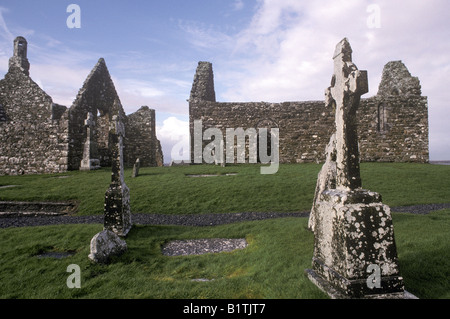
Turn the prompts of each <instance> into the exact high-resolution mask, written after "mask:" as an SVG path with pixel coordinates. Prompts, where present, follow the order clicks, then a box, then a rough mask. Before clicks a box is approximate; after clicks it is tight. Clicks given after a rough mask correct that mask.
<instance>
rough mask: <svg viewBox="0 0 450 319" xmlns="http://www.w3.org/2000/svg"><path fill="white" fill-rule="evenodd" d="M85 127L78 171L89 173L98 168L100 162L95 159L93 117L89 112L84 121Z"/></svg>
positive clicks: (95, 146) (95, 147)
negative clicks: (81, 157)
mask: <svg viewBox="0 0 450 319" xmlns="http://www.w3.org/2000/svg"><path fill="white" fill-rule="evenodd" d="M84 125H85V127H86V140H85V142H84V147H83V159H82V160H81V164H80V170H81V171H90V170H94V169H99V168H100V160H99V159H98V158H97V156H98V153H97V145H96V142H95V139H94V127H95V121H94V115H92V113H91V112H89V113H88V114H87V118H86V120H85V121H84Z"/></svg>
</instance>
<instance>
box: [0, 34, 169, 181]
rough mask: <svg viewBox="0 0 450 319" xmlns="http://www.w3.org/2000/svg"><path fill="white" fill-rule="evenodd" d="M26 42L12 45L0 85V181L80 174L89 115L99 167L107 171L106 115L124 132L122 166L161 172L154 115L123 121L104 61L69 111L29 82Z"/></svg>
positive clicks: (146, 113) (148, 111)
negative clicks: (25, 176) (2, 177)
mask: <svg viewBox="0 0 450 319" xmlns="http://www.w3.org/2000/svg"><path fill="white" fill-rule="evenodd" d="M29 68H30V64H29V62H28V59H27V42H26V40H25V39H24V38H23V37H17V38H16V39H15V41H14V54H13V56H12V57H11V59H10V61H9V71H8V73H7V74H6V75H5V78H4V79H2V80H0V136H1V139H0V175H17V174H38V173H60V172H65V171H67V170H78V169H80V163H81V160H82V158H83V149H84V144H85V141H86V137H87V129H86V125H85V120H86V118H87V115H88V113H89V112H91V113H92V115H93V119H94V122H95V125H94V127H93V128H92V129H93V131H94V134H93V138H92V143H94V144H95V146H96V147H95V149H96V152H97V154H96V155H95V156H98V158H96V157H94V158H96V159H99V160H100V163H101V165H102V166H110V165H111V145H110V144H111V143H110V141H109V128H110V122H111V120H112V118H111V117H112V114H117V112H119V113H121V114H122V115H123V118H124V124H125V126H126V132H125V134H126V136H127V137H126V141H125V145H124V147H125V149H124V156H125V158H127V159H128V161H125V164H126V165H128V166H132V165H133V164H134V162H135V160H136V158H140V159H141V165H142V166H162V165H163V155H162V150H161V145H160V142H159V140H158V139H157V138H156V133H155V111H154V110H151V109H149V108H147V107H146V108H141V110H139V111H137V112H136V113H134V114H131V115H130V116H129V117H127V116H126V115H125V113H124V110H123V108H122V105H121V103H120V99H119V97H118V95H117V92H116V89H115V87H114V83H113V82H112V80H111V76H110V74H109V71H108V69H107V67H106V64H105V61H104V59H102V58H101V59H99V61H98V63H97V64H96V65H95V67H94V68H93V69H92V71H91V72H90V74H89V75H88V77H87V78H86V80H85V82H84V84H83V87H82V88H81V89H80V91H79V92H78V95H77V97H76V99H75V101H74V102H73V104H72V106H71V107H70V108H67V107H65V106H63V105H58V104H55V103H53V101H52V98H51V97H50V96H49V95H48V94H46V93H45V92H44V91H43V90H42V89H41V88H40V87H39V86H38V85H37V84H36V83H35V82H34V81H33V80H32V79H31V77H30V76H29Z"/></svg>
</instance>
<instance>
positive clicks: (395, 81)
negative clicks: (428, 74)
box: [378, 60, 422, 96]
mask: <svg viewBox="0 0 450 319" xmlns="http://www.w3.org/2000/svg"><path fill="white" fill-rule="evenodd" d="M421 94H422V91H421V86H420V81H419V78H417V77H415V76H412V75H411V73H410V72H409V71H408V68H407V67H406V66H405V64H404V63H403V62H402V61H400V60H399V61H391V62H388V63H386V65H385V66H384V68H383V74H382V77H381V82H380V85H379V87H378V95H379V96H399V95H403V96H411V95H417V96H420V95H421Z"/></svg>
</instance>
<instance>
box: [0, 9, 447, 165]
mask: <svg viewBox="0 0 450 319" xmlns="http://www.w3.org/2000/svg"><path fill="white" fill-rule="evenodd" d="M71 3H74V4H77V5H79V7H80V8H81V28H79V29H70V28H68V27H67V25H66V20H67V18H68V17H69V15H70V13H68V12H66V8H67V6H68V5H69V4H71ZM371 5H375V9H376V10H378V12H376V11H373V10H372V9H373V7H371ZM375 13H376V14H377V16H374V14H375ZM374 17H378V18H379V20H373V18H374ZM374 21H375V22H376V24H374ZM18 35H22V36H24V37H26V38H27V40H28V59H29V60H30V63H31V69H30V75H31V77H32V78H33V79H34V80H35V81H36V82H37V83H38V84H39V85H40V86H41V87H42V88H43V89H44V90H45V91H46V92H47V93H48V94H50V95H51V96H52V98H53V100H54V101H55V102H56V103H60V104H63V105H66V106H70V105H71V104H72V102H73V100H74V99H75V96H76V94H77V92H78V90H79V89H80V87H81V86H82V84H83V81H84V79H85V78H86V77H87V75H88V74H89V71H90V70H91V69H92V67H93V66H94V65H95V64H96V62H97V60H98V59H99V58H100V57H103V58H105V60H106V64H107V66H108V68H109V71H110V73H111V75H112V77H113V81H114V83H115V86H116V89H117V91H118V93H119V96H120V98H121V101H122V104H123V106H124V108H125V111H126V112H127V113H131V112H134V111H136V110H137V109H138V108H139V107H140V106H142V105H147V106H149V107H150V108H154V109H155V110H156V116H157V134H158V138H159V139H160V140H161V142H162V145H163V151H164V155H165V159H166V161H170V158H171V152H172V151H173V150H174V149H175V148H174V145H182V144H183V143H186V141H187V137H188V103H187V102H186V99H187V98H188V97H189V93H190V89H191V84H192V80H193V76H194V73H195V69H196V66H197V63H198V61H210V62H212V63H213V68H214V74H215V87H216V96H217V100H218V101H223V102H225V101H270V102H282V101H292V100H295V101H302V100H321V99H323V92H324V89H325V88H326V87H327V86H328V84H329V81H330V77H331V74H332V60H331V55H332V53H333V50H334V47H335V45H336V43H337V42H338V41H340V40H341V39H342V38H343V37H347V38H348V39H349V40H350V43H351V45H352V48H353V51H354V54H353V60H354V62H355V64H356V65H357V66H358V68H359V69H363V70H368V73H369V89H370V92H369V93H368V94H367V95H366V96H365V97H369V96H372V95H374V94H376V92H377V88H378V84H379V81H380V79H381V72H382V69H383V66H384V64H386V63H387V62H389V61H392V60H402V61H403V62H404V63H405V64H406V66H407V67H408V69H409V71H410V72H411V73H412V75H414V76H418V77H419V79H420V81H421V85H422V92H423V94H424V95H426V96H428V102H429V120H430V153H431V159H432V160H440V159H450V125H448V121H449V119H450V110H449V107H448V100H449V98H450V94H449V90H448V83H447V81H448V75H449V73H450V54H449V52H450V41H448V40H449V39H450V2H449V1H447V0H429V1H422V0H397V1H389V0H370V1H369V0H366V1H364V0H345V1H343V0H321V1H302V0H164V1H154V0H152V1H136V0H130V1H98V0H91V1H77V0H71V1H62V0H50V1H49V0H46V1H36V0H35V1H28V0H22V1H11V0H2V2H1V3H0V77H2V76H3V74H4V73H6V72H7V68H8V59H9V57H10V56H11V55H12V41H13V39H14V38H15V37H16V36H18ZM175 153H176V152H175Z"/></svg>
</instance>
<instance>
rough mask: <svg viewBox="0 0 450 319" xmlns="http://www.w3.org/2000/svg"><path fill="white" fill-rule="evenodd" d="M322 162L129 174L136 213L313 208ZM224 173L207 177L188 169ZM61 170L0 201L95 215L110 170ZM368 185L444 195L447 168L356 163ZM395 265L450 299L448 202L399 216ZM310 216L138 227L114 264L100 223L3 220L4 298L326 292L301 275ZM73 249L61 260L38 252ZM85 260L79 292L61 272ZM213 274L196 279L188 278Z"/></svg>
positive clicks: (397, 201)
mask: <svg viewBox="0 0 450 319" xmlns="http://www.w3.org/2000/svg"><path fill="white" fill-rule="evenodd" d="M319 169H320V165H315V164H307V165H282V166H281V167H280V170H279V172H278V174H276V175H265V176H263V175H260V174H259V168H258V167H257V166H247V165H243V166H230V167H226V168H221V167H216V166H191V167H162V168H144V169H142V170H141V173H142V175H141V176H139V177H138V178H135V179H132V178H131V177H130V175H131V171H129V170H127V172H126V183H127V185H128V186H129V187H130V191H131V196H132V203H131V205H132V211H133V212H135V213H136V212H139V213H145V212H151V213H165V214H192V213H223V212H230V213H233V212H239V211H241V212H242V211H260V212H263V211H303V210H308V209H310V205H311V201H312V197H313V193H314V187H315V181H316V176H317V173H318V171H319ZM215 173H218V174H225V173H238V175H233V176H226V175H222V176H218V177H205V178H192V177H187V176H186V174H215ZM62 175H63V176H69V177H67V178H59V177H61V174H60V175H41V176H19V177H17V176H16V177H12V176H5V177H0V185H20V186H19V187H16V188H3V189H0V199H1V200H69V199H76V200H78V201H80V212H79V214H84V215H86V214H101V213H102V207H103V196H104V192H105V191H106V189H107V187H108V184H109V176H110V174H109V170H101V171H97V172H87V173H86V172H70V173H67V174H62ZM362 179H363V184H364V185H363V186H364V188H367V189H370V190H372V191H377V192H380V193H381V194H382V195H383V198H384V202H385V203H386V204H388V205H391V206H400V205H412V204H424V203H444V202H450V166H433V165H419V164H375V163H372V164H363V165H362ZM393 219H394V226H395V236H396V242H397V250H398V256H399V265H400V271H401V274H402V276H403V277H404V280H405V285H406V289H407V290H408V291H410V292H411V293H413V294H415V295H417V296H418V297H420V298H450V283H449V280H448V278H450V249H449V248H450V246H449V243H450V210H442V211H438V212H433V213H430V214H428V215H413V214H406V213H403V214H401V213H394V214H393ZM306 225H307V218H280V219H273V220H264V221H252V222H241V223H236V224H230V225H222V226H214V227H181V226H142V225H141V226H135V227H134V228H133V229H132V231H131V232H130V234H129V235H128V237H127V239H126V241H127V245H128V251H127V252H126V253H125V254H124V255H122V256H120V257H118V258H114V259H113V260H112V263H111V264H109V265H96V264H92V263H91V262H90V261H89V259H88V258H87V255H88V254H89V242H90V240H91V238H92V237H93V236H94V235H95V234H96V233H97V232H99V231H100V230H101V229H102V225H100V224H98V225H97V224H94V225H62V226H45V227H25V228H9V229H0V241H1V243H2V245H0V282H1V285H0V298H3V299H5V298H8V299H9V298H64V299H65V298H133V299H134V298H158V299H159V298H183V299H195V298H218V299H235V298H250V299H254V298H270V299H273V298H283V299H290V298H295V299H297V298H299V299H303V298H308V299H311V298H314V299H316V298H317V299H319V298H326V296H325V295H324V294H323V293H322V292H321V291H320V290H319V289H318V288H316V287H315V286H314V285H313V284H312V283H311V282H310V281H309V280H308V279H307V277H306V276H305V274H304V270H305V269H306V268H309V267H310V266H311V258H312V253H313V234H312V233H311V232H309V231H308V230H307V229H306ZM223 237H226V238H246V239H247V241H248V243H249V246H248V247H247V248H246V249H244V250H239V251H234V252H231V253H220V254H209V255H202V256H179V257H167V256H164V255H162V253H161V247H162V245H164V243H167V242H168V241H170V240H174V239H194V238H223ZM46 251H55V252H58V251H59V252H63V251H71V252H73V253H74V255H73V256H71V257H67V258H64V259H52V258H38V257H37V255H39V254H40V253H42V252H46ZM70 264H77V265H79V266H80V268H81V289H69V288H68V287H67V285H66V280H67V278H68V276H69V275H70V274H69V273H68V272H67V271H66V269H67V266H68V265H70ZM199 278H203V279H208V280H209V281H204V282H197V281H192V280H193V279H199Z"/></svg>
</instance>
